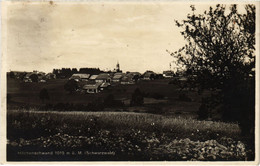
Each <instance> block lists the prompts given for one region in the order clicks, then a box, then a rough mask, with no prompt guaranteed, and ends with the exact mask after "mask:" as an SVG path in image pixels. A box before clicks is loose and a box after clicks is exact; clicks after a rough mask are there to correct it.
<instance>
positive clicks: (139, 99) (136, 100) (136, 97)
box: [130, 88, 144, 106]
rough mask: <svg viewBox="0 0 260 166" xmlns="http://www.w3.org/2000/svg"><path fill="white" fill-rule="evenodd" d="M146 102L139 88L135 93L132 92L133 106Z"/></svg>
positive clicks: (131, 103) (131, 102)
mask: <svg viewBox="0 0 260 166" xmlns="http://www.w3.org/2000/svg"><path fill="white" fill-rule="evenodd" d="M143 103H144V97H143V94H142V92H141V91H140V89H139V88H136V89H135V91H134V93H133V94H132V98H131V101H130V105H131V106H141V105H143Z"/></svg>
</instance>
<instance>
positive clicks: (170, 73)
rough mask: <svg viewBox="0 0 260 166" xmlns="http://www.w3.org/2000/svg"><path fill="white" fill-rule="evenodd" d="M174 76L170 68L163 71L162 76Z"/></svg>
mask: <svg viewBox="0 0 260 166" xmlns="http://www.w3.org/2000/svg"><path fill="white" fill-rule="evenodd" d="M173 76H174V72H173V71H171V70H167V71H163V77H165V78H172V77H173Z"/></svg>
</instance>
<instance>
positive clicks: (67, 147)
mask: <svg viewBox="0 0 260 166" xmlns="http://www.w3.org/2000/svg"><path fill="white" fill-rule="evenodd" d="M7 121H8V128H7V133H8V136H7V137H8V146H7V147H8V151H9V153H8V159H10V160H38V158H35V157H32V156H30V155H24V156H23V155H19V154H17V153H14V151H18V152H19V151H21V149H23V150H25V149H27V150H28V149H29V151H52V152H57V151H60V152H64V153H65V152H71V151H81V152H82V151H83V152H86V150H87V151H88V153H90V152H91V154H93V153H94V152H96V153H98V152H104V153H105V152H106V153H109V152H110V153H111V154H113V155H84V154H82V155H77V156H76V157H75V156H73V155H71V154H70V155H63V156H59V155H50V156H45V158H42V159H43V160H59V159H60V160H75V159H76V160H98V161H100V160H116V161H117V160H121V161H127V160H131V161H147V160H148V161H149V160H156V161H158V160H159V161H162V160H169V161H186V160H188V161H190V160H191V161H198V160H200V161H213V160H220V161H222V160H223V161H226V160H228V161H230V160H231V161H232V160H248V158H249V157H250V153H252V151H250V150H248V149H246V145H245V144H244V143H243V142H242V141H241V140H240V139H241V137H240V130H239V127H238V125H237V124H232V123H224V122H212V121H198V120H195V119H189V118H188V119H184V118H176V117H167V116H162V115H154V114H147V113H129V112H55V111H48V112H46V111H39V110H30V111H28V110H9V111H8V114H7ZM89 151H90V152H89ZM62 157H63V158H62Z"/></svg>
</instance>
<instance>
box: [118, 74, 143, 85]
mask: <svg viewBox="0 0 260 166" xmlns="http://www.w3.org/2000/svg"><path fill="white" fill-rule="evenodd" d="M140 76H141V74H140V73H138V72H129V73H127V74H126V75H125V76H123V77H122V80H121V84H134V82H136V81H137V80H138V79H139V77H140Z"/></svg>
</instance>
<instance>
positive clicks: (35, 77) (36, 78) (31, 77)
mask: <svg viewBox="0 0 260 166" xmlns="http://www.w3.org/2000/svg"><path fill="white" fill-rule="evenodd" d="M30 79H31V80H32V82H38V76H37V74H32V75H30Z"/></svg>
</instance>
